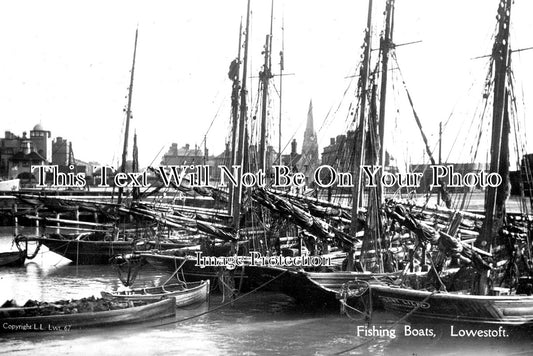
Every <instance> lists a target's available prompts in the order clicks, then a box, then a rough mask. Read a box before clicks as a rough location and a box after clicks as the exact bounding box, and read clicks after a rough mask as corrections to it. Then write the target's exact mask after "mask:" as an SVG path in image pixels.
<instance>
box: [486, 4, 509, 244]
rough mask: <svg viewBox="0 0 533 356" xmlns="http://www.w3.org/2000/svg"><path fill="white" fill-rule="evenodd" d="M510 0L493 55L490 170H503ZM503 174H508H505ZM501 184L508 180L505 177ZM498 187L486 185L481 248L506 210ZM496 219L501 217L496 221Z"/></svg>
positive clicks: (501, 15)
mask: <svg viewBox="0 0 533 356" xmlns="http://www.w3.org/2000/svg"><path fill="white" fill-rule="evenodd" d="M510 15H511V0H502V1H500V4H499V6H498V16H497V18H498V34H497V35H496V39H495V42H494V47H493V53H492V57H493V59H494V104H493V111H492V136H491V149H490V158H491V160H490V171H491V172H496V173H500V171H501V170H502V169H503V168H504V167H501V166H500V163H501V155H502V150H506V148H504V147H502V140H503V134H504V132H503V131H504V130H503V127H504V119H505V112H506V109H507V108H506V103H507V100H506V96H507V86H506V83H507V65H508V59H509V22H510ZM502 178H504V179H505V178H506V177H505V176H504V177H502ZM502 184H506V182H505V181H504V182H503V183H502ZM497 195H498V189H497V187H487V193H486V197H485V221H484V229H483V232H484V233H483V234H480V240H479V241H478V242H479V244H480V245H481V247H482V248H484V249H490V245H491V244H492V239H493V236H494V235H495V233H497V231H498V229H499V227H500V226H498V225H499V224H501V220H502V218H503V213H504V205H500V204H497V200H498V198H499V197H498V196H497ZM495 219H496V220H498V221H499V223H498V222H496V223H495Z"/></svg>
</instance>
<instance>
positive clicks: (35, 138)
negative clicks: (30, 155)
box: [30, 124, 52, 162]
mask: <svg viewBox="0 0 533 356" xmlns="http://www.w3.org/2000/svg"><path fill="white" fill-rule="evenodd" d="M30 140H31V141H32V142H33V148H34V150H35V151H36V152H37V153H38V154H40V155H41V156H42V157H44V159H45V160H46V162H52V135H51V133H50V131H47V130H45V129H44V128H43V126H42V125H41V124H37V125H35V126H34V127H33V130H31V131H30Z"/></svg>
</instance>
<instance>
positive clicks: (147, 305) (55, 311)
mask: <svg viewBox="0 0 533 356" xmlns="http://www.w3.org/2000/svg"><path fill="white" fill-rule="evenodd" d="M103 306H105V308H104V307H103ZM99 309H104V310H101V311H97V310H99ZM105 309H107V310H105ZM81 310H83V311H84V312H79V311H81ZM85 310H87V311H85ZM175 314H176V308H175V300H174V298H167V299H163V300H158V301H155V302H154V301H148V302H147V301H127V302H118V301H115V302H112V301H106V300H103V299H95V298H92V297H91V298H84V299H81V300H77V301H59V302H55V303H38V305H37V306H26V307H18V306H15V307H5V306H3V307H1V308H0V333H10V332H30V331H49V332H50V331H63V332H64V331H70V330H71V329H85V328H91V327H102V326H112V325H122V324H131V323H138V322H144V321H149V320H156V319H162V318H166V317H171V316H174V315H175Z"/></svg>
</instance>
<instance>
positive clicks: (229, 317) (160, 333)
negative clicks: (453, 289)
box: [0, 227, 533, 356]
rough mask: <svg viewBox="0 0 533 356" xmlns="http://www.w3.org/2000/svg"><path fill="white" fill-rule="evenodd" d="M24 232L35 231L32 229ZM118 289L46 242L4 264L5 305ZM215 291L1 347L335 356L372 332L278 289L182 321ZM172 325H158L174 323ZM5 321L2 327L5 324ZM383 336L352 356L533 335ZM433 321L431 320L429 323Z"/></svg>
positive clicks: (450, 350) (386, 319)
mask: <svg viewBox="0 0 533 356" xmlns="http://www.w3.org/2000/svg"><path fill="white" fill-rule="evenodd" d="M25 232H27V233H33V232H34V228H26V230H25ZM11 238H12V229H11V228H5V227H0V251H6V250H10V249H16V248H15V247H13V246H11ZM167 278H168V275H166V274H164V273H160V272H157V271H155V270H153V269H150V268H144V267H143V269H142V270H141V272H140V274H139V277H138V278H137V280H136V282H135V286H136V287H140V286H152V285H158V284H160V283H163V282H164V281H166V280H167ZM119 287H121V282H120V281H119V279H118V277H117V274H116V272H115V271H114V270H113V269H112V268H111V267H110V266H75V265H73V264H70V262H69V260H66V259H64V258H62V257H60V256H59V255H56V254H54V253H52V252H49V251H48V250H47V249H46V247H43V248H41V252H40V253H39V255H37V257H36V258H35V259H34V260H31V261H27V262H26V264H25V266H24V267H20V268H2V269H0V303H3V302H4V301H5V300H8V299H15V300H16V301H17V302H19V303H24V302H25V301H26V300H28V299H37V300H41V301H55V300H59V299H69V298H81V297H88V296H91V295H94V296H99V295H100V291H101V290H113V289H117V288H119ZM221 303H222V298H221V296H219V295H216V294H214V295H213V296H212V298H211V300H210V303H209V305H207V304H204V305H201V306H197V307H194V308H188V309H184V310H183V309H181V310H178V312H177V316H176V317H175V318H167V319H165V320H161V321H155V322H151V323H143V324H137V325H131V326H123V327H113V328H105V329H88V330H82V331H71V332H61V333H48V334H45V333H31V332H26V333H24V332H23V333H18V334H10V335H4V334H0V353H1V354H13V355H50V354H61V355H117V354H126V355H151V354H156V355H177V354H180V355H202V354H208V355H330V354H335V353H337V352H341V351H344V350H348V349H350V348H353V347H355V346H356V345H359V344H361V343H364V342H365V341H368V340H369V339H372V338H371V337H365V336H364V335H361V336H357V326H358V325H365V324H364V323H363V322H360V321H354V320H351V319H349V318H348V317H346V316H343V315H340V314H339V313H338V312H328V313H325V312H312V311H305V310H302V309H301V308H300V307H299V306H298V305H297V304H295V302H294V301H293V300H292V299H291V298H289V297H287V296H285V295H283V294H279V293H272V292H257V293H255V294H252V295H249V296H247V297H245V298H243V299H241V300H238V301H236V302H235V303H234V305H233V306H227V307H224V308H221V309H218V310H216V311H213V312H211V313H208V314H206V315H203V316H200V317H198V318H194V319H191V320H187V321H180V320H181V319H184V318H186V317H190V316H194V315H197V314H200V313H202V312H205V311H207V310H209V309H210V308H214V307H217V306H219V305H220V304H221ZM398 319H399V317H398V316H396V315H391V314H387V313H376V314H375V318H374V322H375V325H377V326H381V327H382V328H383V329H385V328H387V327H388V326H389V325H391V324H392V323H394V322H396V321H397V320H398ZM169 322H172V323H171V324H169V325H161V324H162V323H169ZM0 327H1V325H0ZM403 327H404V326H403V325H398V326H396V327H395V329H397V330H396V336H397V337H396V338H390V337H386V336H384V337H378V338H376V339H374V340H371V342H369V343H367V344H365V345H364V346H362V347H359V348H357V349H355V350H352V351H349V352H347V353H346V354H350V355H366V354H376V355H461V356H462V355H509V354H516V355H528V354H533V341H532V337H531V336H530V335H531V334H529V333H527V332H524V331H512V332H511V337H510V338H507V339H501V338H500V339H498V338H495V339H460V340H458V339H457V338H450V337H447V336H446V330H448V328H449V326H448V325H445V326H442V332H440V331H439V332H437V337H435V338H425V337H406V336H403ZM430 327H433V326H430Z"/></svg>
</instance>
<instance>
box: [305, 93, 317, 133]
mask: <svg viewBox="0 0 533 356" xmlns="http://www.w3.org/2000/svg"><path fill="white" fill-rule="evenodd" d="M314 135H315V128H314V125H313V100H312V99H311V100H309V111H308V112H307V126H306V127H305V137H310V136H314Z"/></svg>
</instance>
